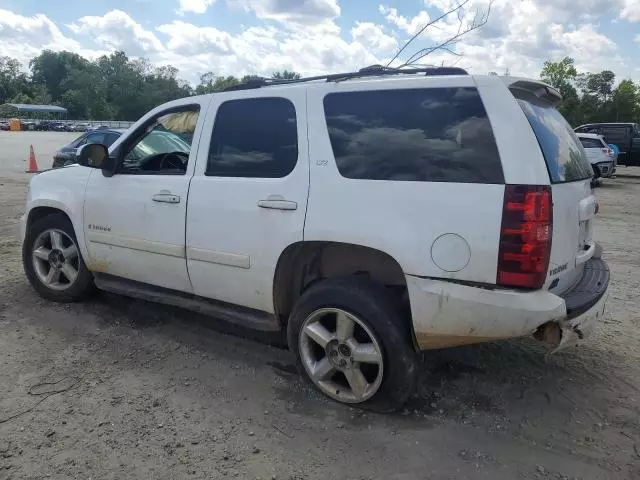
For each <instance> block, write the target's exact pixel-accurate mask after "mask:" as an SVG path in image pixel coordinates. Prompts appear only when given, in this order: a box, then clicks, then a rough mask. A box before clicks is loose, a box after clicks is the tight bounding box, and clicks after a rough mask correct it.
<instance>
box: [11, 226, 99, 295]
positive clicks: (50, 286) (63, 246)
mask: <svg viewBox="0 0 640 480" xmlns="http://www.w3.org/2000/svg"><path fill="white" fill-rule="evenodd" d="M22 263H23V265H24V271H25V273H26V275H27V278H28V279H29V282H31V285H33V288H35V290H36V291H37V292H38V293H39V294H40V295H41V296H42V297H44V298H46V299H47V300H54V301H57V302H74V301H77V300H80V299H82V298H83V297H85V296H86V295H87V294H88V293H89V292H90V291H91V290H92V288H93V277H92V275H91V272H90V271H89V270H88V269H87V267H86V265H85V264H84V261H83V259H82V255H81V253H80V249H79V248H78V240H77V239H76V234H75V232H74V230H73V225H72V224H71V222H70V221H69V219H68V218H67V217H66V216H65V215H62V214H53V215H48V216H46V217H44V218H41V219H39V220H36V221H35V222H33V224H32V225H31V226H30V227H29V229H28V230H27V233H26V237H25V240H24V244H23V246H22Z"/></svg>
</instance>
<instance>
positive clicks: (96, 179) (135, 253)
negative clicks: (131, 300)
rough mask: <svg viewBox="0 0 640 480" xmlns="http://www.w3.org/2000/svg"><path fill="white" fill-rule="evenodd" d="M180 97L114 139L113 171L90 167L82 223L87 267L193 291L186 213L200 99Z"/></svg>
mask: <svg viewBox="0 0 640 480" xmlns="http://www.w3.org/2000/svg"><path fill="white" fill-rule="evenodd" d="M180 102H183V103H186V102H187V100H182V101H178V102H175V104H174V105H173V106H171V107H170V108H169V109H164V110H159V111H156V112H151V113H150V114H148V115H147V118H146V119H144V120H142V121H141V122H139V123H138V125H137V126H136V127H134V130H133V131H132V133H131V134H129V135H127V136H126V138H124V139H123V140H122V142H121V143H120V144H116V148H115V149H114V151H113V152H112V154H114V155H115V156H116V158H117V159H118V167H117V170H116V173H115V175H113V176H112V177H106V176H104V174H103V173H102V172H101V171H99V170H96V171H94V172H93V173H92V175H91V177H90V179H89V182H88V185H87V190H86V199H85V206H84V228H85V238H86V239H87V249H88V251H89V259H88V261H87V264H88V265H89V268H90V269H91V270H93V271H96V272H104V273H109V274H111V275H116V276H118V277H123V278H127V279H131V280H137V281H140V282H144V283H148V284H152V285H157V286H161V287H166V288H171V289H175V290H180V291H184V292H190V291H191V290H192V289H191V284H190V282H189V276H188V274H187V267H186V259H185V217H186V210H187V194H188V192H189V180H190V178H191V176H192V175H193V171H194V164H195V160H196V154H197V148H196V146H197V143H198V142H197V139H198V138H199V133H200V130H201V125H200V124H201V120H200V115H199V112H200V107H201V105H200V104H199V103H198V102H197V101H195V102H194V101H191V102H189V103H188V104H185V105H180Z"/></svg>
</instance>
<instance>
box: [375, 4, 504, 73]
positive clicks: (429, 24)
mask: <svg viewBox="0 0 640 480" xmlns="http://www.w3.org/2000/svg"><path fill="white" fill-rule="evenodd" d="M470 1H471V0H464V1H463V2H462V3H459V4H458V5H456V6H455V7H453V8H452V9H451V10H449V11H448V12H445V13H443V14H442V15H440V16H439V17H438V18H436V19H435V20H432V21H430V22H429V23H427V24H426V25H425V26H424V27H422V28H421V29H420V30H418V31H417V32H416V34H415V35H414V36H413V37H411V38H410V39H409V41H407V43H405V44H404V45H403V46H402V48H401V49H400V50H398V53H396V54H395V56H394V57H393V58H392V59H391V60H389V63H387V65H386V66H387V67H388V66H389V65H391V63H392V62H393V61H394V60H395V59H396V58H398V57H399V56H400V54H401V53H402V52H403V51H404V49H405V48H407V47H408V46H409V44H410V43H411V42H413V41H414V40H415V39H416V38H418V37H419V36H420V35H421V34H422V32H424V31H425V30H426V29H427V28H429V27H430V26H431V25H433V24H434V23H436V22H439V21H440V20H442V19H443V18H445V17H446V16H448V15H450V14H452V13H453V12H455V11H457V10H460V9H461V8H462V7H464V6H465V5H466V4H467V3H469V2H470ZM492 1H493V0H492Z"/></svg>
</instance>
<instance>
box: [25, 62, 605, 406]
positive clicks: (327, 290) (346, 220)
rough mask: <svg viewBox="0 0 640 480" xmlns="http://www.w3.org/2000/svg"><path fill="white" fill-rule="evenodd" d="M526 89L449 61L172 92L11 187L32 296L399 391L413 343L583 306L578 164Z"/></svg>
mask: <svg viewBox="0 0 640 480" xmlns="http://www.w3.org/2000/svg"><path fill="white" fill-rule="evenodd" d="M559 101H560V96H559V94H558V92H557V91H555V90H554V89H553V88H551V87H549V86H547V85H545V84H543V83H540V82H538V81H535V80H523V79H518V78H511V77H497V76H470V75H467V74H466V72H464V71H462V70H459V69H416V70H403V71H399V70H390V69H378V70H376V69H367V70H364V71H361V72H355V73H351V74H343V75H331V76H327V77H320V78H317V77H316V78H313V79H302V80H298V81H291V82H269V81H256V82H253V83H251V84H247V85H244V86H241V88H237V89H234V90H231V91H226V92H221V93H214V94H211V95H205V96H196V97H190V98H185V99H182V100H176V101H173V102H169V103H167V104H165V105H162V106H160V107H158V108H156V109H154V110H152V111H151V112H149V113H148V114H146V115H145V116H144V117H143V118H141V119H140V120H139V121H138V122H137V123H136V124H135V125H134V126H133V127H132V128H131V129H129V130H128V132H127V133H125V134H124V135H123V136H122V137H120V139H119V140H118V141H116V142H115V143H114V144H113V145H112V146H111V148H110V149H109V151H107V149H106V147H104V146H102V145H87V146H85V147H83V148H82V150H81V152H80V154H79V157H80V165H79V166H76V165H74V166H70V167H66V168H63V169H59V170H56V171H49V172H46V173H43V174H41V175H37V176H36V177H34V178H33V179H32V181H31V184H30V189H29V194H28V199H27V206H26V215H25V218H24V226H23V238H24V241H23V261H24V267H25V271H26V274H27V276H28V278H29V280H30V281H31V283H32V284H33V286H34V288H35V289H36V290H37V291H38V292H39V293H40V294H41V295H42V296H43V297H45V298H48V299H51V300H58V301H74V300H78V299H81V298H83V297H84V296H85V295H86V294H88V293H89V292H90V290H91V289H92V287H93V286H94V285H95V286H97V287H98V288H100V289H104V290H108V291H112V292H119V293H121V294H124V295H131V296H136V297H141V298H145V299H148V300H153V301H157V302H163V303H167V304H172V305H179V306H182V307H186V308H189V309H193V310H197V311H200V312H205V313H210V314H212V315H216V316H218V317H222V318H224V319H227V320H229V321H231V322H237V323H239V324H243V325H245V326H251V327H255V328H258V329H264V330H284V329H286V331H287V333H288V335H287V336H288V342H289V346H290V348H291V350H292V351H293V352H294V353H295V355H296V356H297V359H298V361H299V362H300V364H301V366H302V368H303V371H304V372H305V373H306V375H307V376H308V377H309V379H310V380H311V381H312V382H313V383H314V384H315V385H316V386H317V387H318V388H319V389H320V390H321V391H322V392H324V393H325V394H326V395H328V396H330V397H332V398H334V399H336V400H338V401H340V402H345V403H363V402H367V403H368V404H370V405H372V406H373V407H375V408H386V407H393V406H396V405H398V404H401V403H402V402H403V401H404V400H405V399H406V398H407V397H408V396H409V394H410V393H411V391H412V388H413V386H414V383H415V381H414V379H415V376H416V365H417V363H416V352H417V351H419V350H423V349H435V348H443V347H451V346H456V345H463V344H471V343H476V342H484V341H489V340H494V339H503V338H512V337H521V336H526V335H532V334H533V335H535V336H536V337H537V338H539V339H541V340H544V341H546V342H548V343H550V344H552V345H553V346H554V347H557V348H559V347H563V346H566V345H569V344H572V343H575V342H576V341H577V340H579V339H582V338H584V337H586V336H587V335H588V334H589V333H590V331H591V330H592V328H593V326H594V323H595V322H596V321H597V319H598V318H600V317H601V316H602V314H603V309H604V304H605V299H606V291H607V287H608V284H609V270H608V268H607V265H606V263H605V262H604V261H603V260H601V258H600V257H601V249H600V248H599V247H598V246H597V244H596V243H595V242H594V241H593V238H592V237H593V219H594V216H595V214H596V210H597V204H596V199H595V197H594V195H593V193H592V190H591V188H590V179H591V177H592V175H593V172H592V169H591V166H590V164H589V162H588V160H587V159H586V157H585V152H584V149H583V148H582V146H581V145H580V142H579V141H578V139H577V138H576V136H575V134H574V133H573V131H572V130H571V128H570V127H569V125H568V124H567V122H566V121H565V120H564V118H563V117H562V116H561V115H560V114H559V113H558V111H557V110H556V109H555V108H554V106H555V105H556V104H557V103H558V102H559Z"/></svg>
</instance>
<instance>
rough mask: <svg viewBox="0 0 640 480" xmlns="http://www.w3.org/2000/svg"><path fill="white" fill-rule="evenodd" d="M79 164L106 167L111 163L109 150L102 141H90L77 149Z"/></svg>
mask: <svg viewBox="0 0 640 480" xmlns="http://www.w3.org/2000/svg"><path fill="white" fill-rule="evenodd" d="M77 155H78V164H79V165H82V166H83V167H91V168H100V169H102V168H104V167H106V166H107V164H108V163H109V162H108V160H109V150H108V149H107V147H105V146H104V145H102V144H100V143H88V144H86V145H83V146H81V147H80V148H78V150H77Z"/></svg>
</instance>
